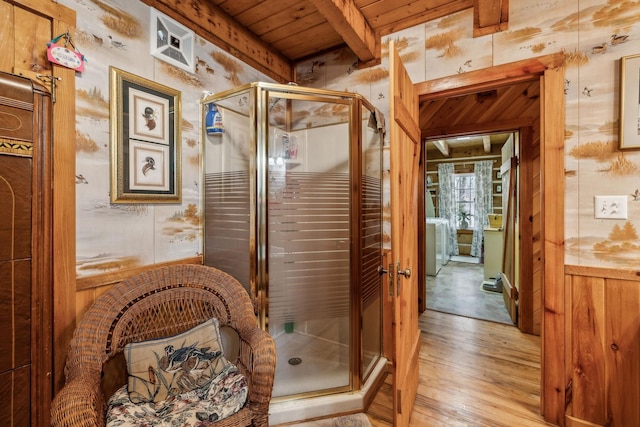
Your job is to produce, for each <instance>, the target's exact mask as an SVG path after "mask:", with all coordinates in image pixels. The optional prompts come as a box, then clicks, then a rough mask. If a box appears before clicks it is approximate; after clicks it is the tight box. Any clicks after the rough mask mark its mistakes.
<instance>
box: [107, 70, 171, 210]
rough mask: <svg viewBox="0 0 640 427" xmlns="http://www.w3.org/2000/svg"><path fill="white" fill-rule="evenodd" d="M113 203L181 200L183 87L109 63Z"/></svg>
mask: <svg viewBox="0 0 640 427" xmlns="http://www.w3.org/2000/svg"><path fill="white" fill-rule="evenodd" d="M109 82H110V106H109V108H110V122H111V129H110V130H111V202H112V203H180V202H181V189H182V185H181V173H180V172H181V171H180V141H181V138H180V117H181V93H180V91H179V90H176V89H173V88H170V87H168V86H164V85H161V84H159V83H156V82H153V81H151V80H147V79H145V78H142V77H140V76H136V75H134V74H131V73H128V72H126V71H124V70H121V69H118V68H116V67H109Z"/></svg>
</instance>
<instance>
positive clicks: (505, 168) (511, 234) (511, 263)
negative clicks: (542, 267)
mask: <svg viewBox="0 0 640 427" xmlns="http://www.w3.org/2000/svg"><path fill="white" fill-rule="evenodd" d="M517 164H518V160H517V158H516V157H511V158H509V159H507V160H506V161H505V162H504V163H503V164H502V166H501V167H500V174H501V175H502V189H503V192H504V194H505V195H506V196H507V197H506V199H505V201H506V203H505V204H506V206H503V207H502V211H503V212H504V213H505V215H504V216H503V220H504V221H503V224H504V234H503V237H504V243H503V245H502V247H503V251H502V284H503V286H502V298H503V299H504V304H505V306H506V307H507V311H508V312H509V316H511V321H512V322H513V323H516V322H517V320H518V311H517V305H516V301H518V290H517V288H516V283H517V281H518V277H516V275H517V274H518V273H517V269H516V240H517V235H518V225H517V223H516V211H517V205H518V188H517V186H518V183H517V180H516V170H517Z"/></svg>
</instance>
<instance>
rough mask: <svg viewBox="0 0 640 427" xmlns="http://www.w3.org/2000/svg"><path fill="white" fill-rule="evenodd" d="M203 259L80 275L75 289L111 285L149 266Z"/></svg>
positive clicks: (198, 260) (194, 260) (187, 260)
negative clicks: (86, 275)
mask: <svg viewBox="0 0 640 427" xmlns="http://www.w3.org/2000/svg"><path fill="white" fill-rule="evenodd" d="M202 262H203V260H202V257H201V256H196V257H192V258H183V259H178V260H175V261H168V262H161V263H158V264H151V265H145V266H143V267H135V268H127V269H123V270H118V271H114V272H110V273H104V274H96V275H95V276H90V277H82V278H78V279H77V280H76V291H82V290H85V289H93V288H100V287H102V286H108V285H113V284H116V283H118V282H121V281H123V280H124V279H126V278H127V277H131V276H133V275H134V274H137V273H140V272H142V271H145V270H149V269H150V268H157V267H166V266H170V265H176V264H202Z"/></svg>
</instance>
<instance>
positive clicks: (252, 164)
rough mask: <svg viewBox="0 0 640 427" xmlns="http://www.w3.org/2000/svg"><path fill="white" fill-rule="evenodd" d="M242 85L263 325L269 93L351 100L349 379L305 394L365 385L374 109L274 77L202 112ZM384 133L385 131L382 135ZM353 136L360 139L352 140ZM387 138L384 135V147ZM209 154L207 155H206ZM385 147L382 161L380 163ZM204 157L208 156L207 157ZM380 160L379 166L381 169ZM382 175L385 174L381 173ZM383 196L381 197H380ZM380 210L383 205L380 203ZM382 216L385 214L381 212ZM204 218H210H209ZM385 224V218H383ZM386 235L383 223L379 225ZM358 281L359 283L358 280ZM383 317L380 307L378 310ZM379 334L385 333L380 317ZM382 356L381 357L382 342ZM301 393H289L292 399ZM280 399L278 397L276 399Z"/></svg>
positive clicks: (252, 249)
mask: <svg viewBox="0 0 640 427" xmlns="http://www.w3.org/2000/svg"><path fill="white" fill-rule="evenodd" d="M244 91H247V92H248V94H249V123H250V124H251V129H250V130H249V135H250V154H249V175H250V177H251V178H250V184H249V185H250V190H249V194H250V195H249V199H250V200H249V204H250V208H249V211H250V214H249V230H250V232H249V257H250V262H249V265H250V289H251V292H252V294H253V296H254V297H255V298H256V305H257V320H258V323H259V325H260V327H261V328H263V329H264V330H266V331H268V330H269V320H268V319H269V313H268V301H269V298H268V297H269V295H268V294H269V289H268V288H269V287H268V283H269V271H268V255H269V253H268V249H267V248H268V247H269V245H268V218H269V217H268V203H267V195H268V194H269V180H268V174H269V162H268V148H269V147H268V142H269V141H268V139H269V138H268V135H269V124H268V114H269V97H270V95H271V96H273V94H275V93H277V94H278V97H279V98H282V99H285V100H305V101H317V102H327V103H333V104H336V103H338V104H346V105H349V175H350V177H349V181H350V188H351V196H350V201H351V204H350V213H349V218H350V221H351V226H350V242H349V248H350V260H349V265H350V284H349V286H350V292H349V295H350V299H351V301H350V313H351V314H350V319H349V320H350V325H349V330H350V343H349V344H350V357H349V363H350V370H349V372H350V375H349V377H350V379H349V385H347V386H341V387H337V388H332V389H327V390H321V391H318V392H313V393H304V396H305V397H313V396H314V395H326V394H329V393H338V392H344V391H352V390H358V389H361V388H362V385H363V382H364V378H363V377H362V376H363V373H362V369H361V364H360V361H361V360H362V357H363V340H362V292H361V291H362V289H361V286H359V284H360V279H361V275H362V269H361V264H360V260H361V258H362V248H361V244H360V236H361V231H360V230H361V226H362V217H361V209H362V200H361V197H360V191H361V189H362V171H361V168H362V143H361V138H360V137H361V134H362V123H361V122H362V114H363V109H364V108H365V107H366V109H367V110H369V111H370V112H372V113H373V112H374V111H375V107H373V105H372V104H371V103H369V102H368V101H367V100H366V99H365V98H363V97H362V96H361V95H359V94H356V93H348V92H339V91H332V90H326V89H314V88H307V87H299V86H296V85H285V84H276V83H263V82H258V83H249V84H246V85H242V86H239V87H237V88H234V89H231V90H227V91H223V92H219V93H217V94H214V95H209V96H207V97H205V98H203V99H202V101H201V105H202V107H203V108H202V112H203V117H204V111H205V110H206V108H204V106H205V105H206V104H208V103H211V102H219V101H222V100H224V99H225V98H229V97H232V96H234V95H238V94H240V93H242V92H244ZM381 138H382V136H381ZM354 141H356V142H357V143H355V144H354ZM383 144H384V141H381V143H380V147H381V151H382V146H383ZM204 157H205V156H203V159H204ZM382 159H383V156H382V153H381V155H380V162H381V163H382ZM203 161H204V160H203ZM382 170H383V169H382V164H381V165H380V171H381V175H382ZM381 179H382V176H381ZM381 198H382V197H381ZM380 210H381V211H382V206H380ZM380 217H381V218H382V214H381V216H380ZM205 220H206V219H205ZM381 228H382V224H381ZM381 235H382V229H381ZM380 261H382V243H381V248H380ZM356 285H358V286H356ZM382 298H383V296H382V291H380V304H382ZM380 316H381V317H382V310H380ZM379 335H380V337H381V338H382V320H381V330H380V331H379ZM378 357H382V348H380V353H379V355H378ZM292 397H298V396H285V397H284V398H285V399H290V398H292ZM276 400H278V399H276Z"/></svg>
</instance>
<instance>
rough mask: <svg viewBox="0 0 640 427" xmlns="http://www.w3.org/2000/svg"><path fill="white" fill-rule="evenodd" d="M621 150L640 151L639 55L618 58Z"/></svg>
mask: <svg viewBox="0 0 640 427" xmlns="http://www.w3.org/2000/svg"><path fill="white" fill-rule="evenodd" d="M619 129H620V132H619V146H620V149H621V150H627V149H640V54H638V55H631V56H625V57H622V58H620V125H619Z"/></svg>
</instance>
